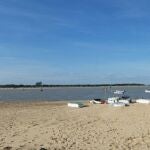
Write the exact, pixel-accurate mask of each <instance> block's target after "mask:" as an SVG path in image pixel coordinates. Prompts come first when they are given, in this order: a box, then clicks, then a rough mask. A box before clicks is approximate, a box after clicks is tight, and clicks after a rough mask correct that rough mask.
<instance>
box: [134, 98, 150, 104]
mask: <svg viewBox="0 0 150 150" xmlns="http://www.w3.org/2000/svg"><path fill="white" fill-rule="evenodd" d="M136 102H137V103H141V104H150V99H137V100H136Z"/></svg>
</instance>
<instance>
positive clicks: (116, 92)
mask: <svg viewBox="0 0 150 150" xmlns="http://www.w3.org/2000/svg"><path fill="white" fill-rule="evenodd" d="M124 93H125V90H122V91H121V90H116V91H114V94H124Z"/></svg>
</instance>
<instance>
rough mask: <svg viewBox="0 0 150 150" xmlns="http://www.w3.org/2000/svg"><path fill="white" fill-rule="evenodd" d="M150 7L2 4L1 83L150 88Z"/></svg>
mask: <svg viewBox="0 0 150 150" xmlns="http://www.w3.org/2000/svg"><path fill="white" fill-rule="evenodd" d="M149 6H150V1H148V0H143V1H141V0H125V1H124V0H113V1H112V0H75V1H74V0H1V1H0V68H1V69H0V84H6V83H17V84H20V83H23V84H34V83H35V82H37V81H43V82H44V83H48V84H78V83H82V84H87V83H91V84H95V83H97V84H100V83H123V82H130V83H131V82H140V83H146V84H149V83H150V76H149V75H150V67H149V64H150V59H149V58H150V42H149V41H150V28H149V27H150V17H149V16H150V9H149Z"/></svg>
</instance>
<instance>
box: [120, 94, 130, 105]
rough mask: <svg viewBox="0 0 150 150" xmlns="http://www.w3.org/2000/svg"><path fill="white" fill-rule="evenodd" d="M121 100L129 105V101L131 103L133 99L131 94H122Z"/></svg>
mask: <svg viewBox="0 0 150 150" xmlns="http://www.w3.org/2000/svg"><path fill="white" fill-rule="evenodd" d="M119 102H122V103H124V104H126V105H129V103H131V102H132V101H131V98H130V97H129V96H121V97H120V98H119Z"/></svg>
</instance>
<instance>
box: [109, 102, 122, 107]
mask: <svg viewBox="0 0 150 150" xmlns="http://www.w3.org/2000/svg"><path fill="white" fill-rule="evenodd" d="M111 106H113V107H124V106H125V104H124V103H121V102H117V103H113V104H111Z"/></svg>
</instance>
